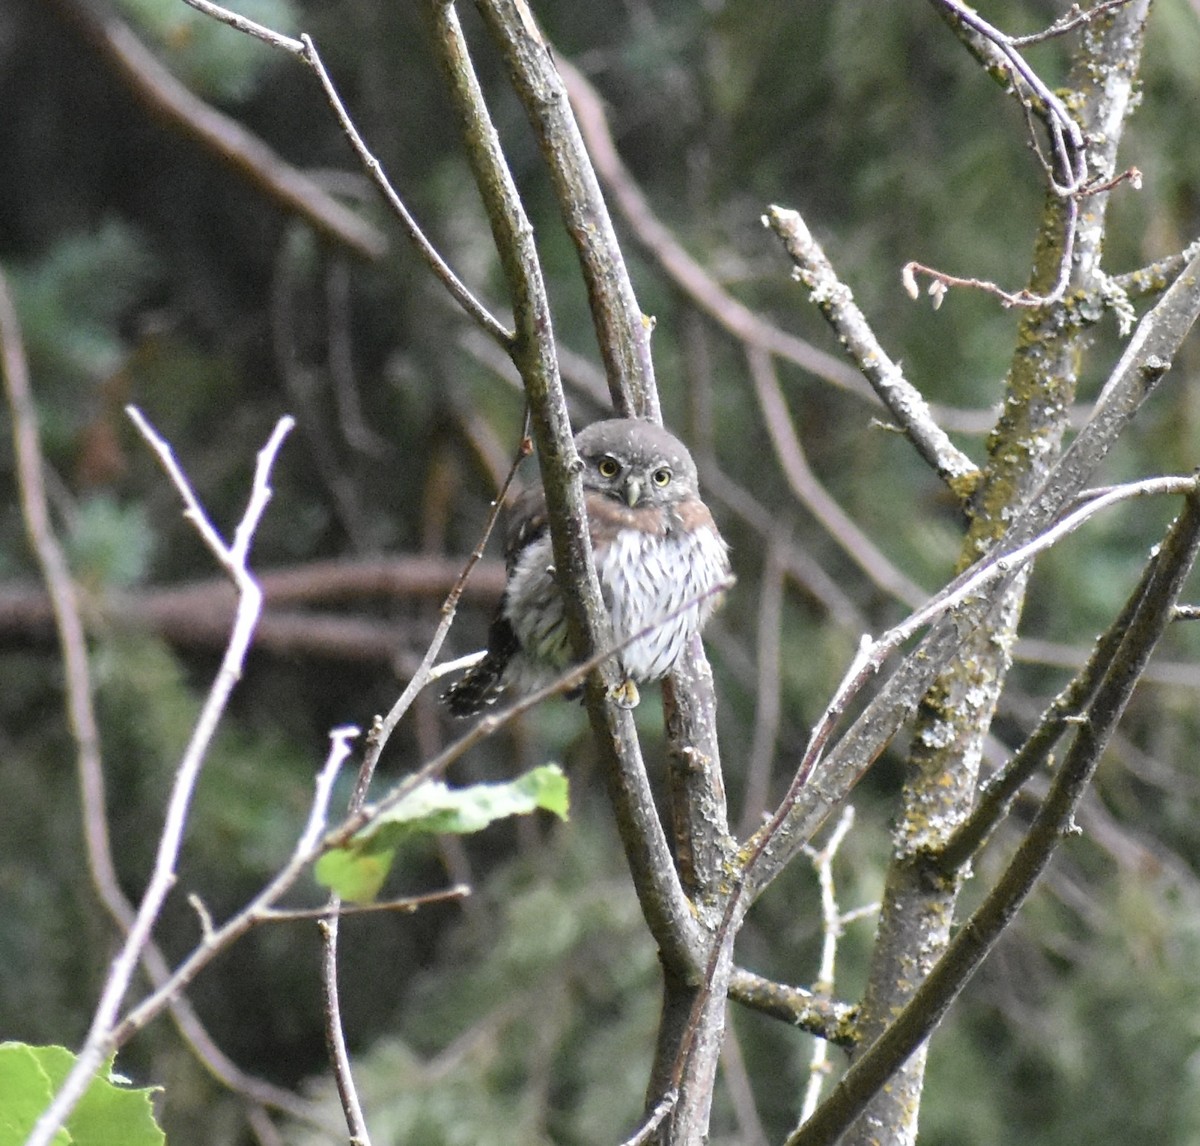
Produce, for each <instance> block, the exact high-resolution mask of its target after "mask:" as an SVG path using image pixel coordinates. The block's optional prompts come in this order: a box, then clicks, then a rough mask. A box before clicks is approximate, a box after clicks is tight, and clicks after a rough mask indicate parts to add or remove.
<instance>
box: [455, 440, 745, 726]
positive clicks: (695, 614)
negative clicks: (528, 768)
mask: <svg viewBox="0 0 1200 1146" xmlns="http://www.w3.org/2000/svg"><path fill="white" fill-rule="evenodd" d="M575 448H576V450H577V451H578V453H579V457H580V459H581V460H582V462H583V495H584V502H585V505H586V508H587V517H588V529H589V532H590V535H591V542H592V552H593V555H594V558H595V563H596V573H597V576H598V577H599V580H600V591H601V593H602V594H603V597H604V603H605V605H606V606H607V608H608V611H609V615H610V616H611V618H612V627H613V635H614V637H615V639H616V641H617V642H618V643H622V642H625V641H629V643H628V644H626V645H625V646H624V648H622V649H621V651H620V653H619V661H620V666H621V671H622V676H623V678H624V681H625V684H624V685H623V686H622V688H621V690H620V691H619V692H618V693H617V700H618V702H620V703H623V704H625V705H626V706H627V707H633V706H634V705H636V704H637V702H638V693H637V685H636V683H635V682H637V681H653V680H659V679H661V678H662V677H664V676H666V675H667V673H669V672H670V671H671V669H672V668H673V667H674V665H675V662H676V661H677V660H678V659H679V657H680V656H681V654H682V653H683V650H684V649H685V648H686V647H687V644H688V642H689V640H690V639H691V637H692V636H693V635H694V634H695V633H698V632H700V630H701V629H702V628H703V627H704V625H705V623H706V622H707V621H708V618H709V617H710V616H711V615H712V613H713V610H714V609H715V608H716V607H717V605H718V603H719V598H720V593H719V592H718V591H717V587H718V586H721V585H722V584H724V583H725V582H727V581H728V580H729V576H730V574H729V554H728V546H726V544H725V542H724V540H723V539H722V538H721V535H720V533H718V532H717V527H716V524H715V523H714V522H713V518H712V514H711V513H710V512H709V510H708V506H706V505H705V504H704V502H703V501H701V500H700V494H699V490H698V488H697V480H696V463H695V462H693V461H692V456H691V454H689V453H688V451H687V447H685V446H684V445H683V443H682V442H680V441H679V439H678V438H676V437H675V436H674V435H673V434H670V433H668V432H667V431H666V430H664V429H663V428H662V427H661V426H658V425H655V424H654V423H653V422H645V421H641V420H640V419H636V418H613V419H610V420H608V421H603V422H595V423H593V424H592V425H590V426H588V427H586V428H585V429H583V430H581V431H580V432H579V433H578V434H577V435H576V437H575ZM507 561H508V581H507V584H506V587H505V591H504V598H503V600H502V601H501V603H500V609H499V612H498V614H497V616H496V619H495V621H493V623H492V627H491V630H490V632H489V634H488V647H487V652H486V654H485V655H484V658H483V660H482V661H480V662H479V663H478V664H477V665H475V666H474V667H473V668H472V669H470V670H469V671H468V672H467V674H466V676H464V677H463V678H462V680H460V681H459V682H458V683H457V684H455V685H454V686H453V687H451V688H450V689H449V690H448V691H447V692H446V693H445V694H444V696H443V699H444V700H445V702H446V704H447V706H448V707H449V709H450V711H451V712H452V713H453V714H454V715H455V716H471V715H472V714H474V713H477V712H479V711H481V710H482V709H483V708H484V707H485V706H486V705H489V704H493V703H495V701H496V700H497V699H498V698H499V697H500V695H501V694H502V693H504V692H505V691H511V692H512V693H514V694H517V695H520V694H523V693H528V692H532V691H534V690H535V689H538V688H541V687H543V686H545V685H547V684H549V683H551V682H552V681H554V680H555V679H557V678H558V677H559V676H561V675H562V673H563V671H564V670H565V669H567V668H568V667H569V666H570V664H571V662H572V659H573V658H572V654H571V648H570V642H569V640H568V637H567V623H566V610H565V608H564V606H563V598H562V594H561V592H560V590H559V587H558V584H557V582H556V581H555V579H554V557H553V554H552V553H551V550H550V530H549V527H548V519H547V512H546V497H545V493H544V491H543V490H542V487H541V486H540V485H537V486H534V487H532V488H530V489H528V490H527V491H525V492H524V493H523V494H522V495H521V496H520V497H519V499H518V500H517V503H516V505H515V506H514V510H513V513H512V520H511V522H510V525H509V530H508V544H507ZM660 621H661V624H658V625H657V626H656V624H655V623H656V622H660ZM652 626H653V627H652ZM644 630H649V631H644ZM635 634H639V635H638V636H637V637H636V639H633V640H630V638H631V637H634V635H635Z"/></svg>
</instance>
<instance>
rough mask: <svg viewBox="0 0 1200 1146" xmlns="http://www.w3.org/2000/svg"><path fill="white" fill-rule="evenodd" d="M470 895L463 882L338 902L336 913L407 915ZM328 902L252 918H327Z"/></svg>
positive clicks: (288, 920) (289, 920)
mask: <svg viewBox="0 0 1200 1146" xmlns="http://www.w3.org/2000/svg"><path fill="white" fill-rule="evenodd" d="M470 894H471V889H470V888H469V887H467V886H466V885H465V884H461V883H460V884H456V885H455V886H454V887H447V888H444V889H443V890H442V891H427V892H425V893H424V894H423V895H406V896H404V897H403V898H401V899H388V900H384V901H383V902H381V903H342V904H339V905H338V908H337V911H336V912H334V913H333V914H336V915H337V917H338V918H339V919H345V918H347V917H349V916H355V915H380V914H388V915H390V914H393V913H397V914H401V915H410V914H412V912H414V911H417V910H418V909H419V908H422V907H428V906H429V905H430V904H433V903H452V902H454V901H455V900H457V899H465V898H466V897H467V896H468V895H470ZM330 914H331V912H330V908H329V905H328V904H325V905H324V906H323V907H290V908H282V907H270V908H265V909H263V910H262V911H260V912H259V913H258V917H257V919H256V920H255V923H256V925H257V924H259V923H296V922H302V921H310V920H313V919H318V920H319V919H328V918H329V916H330Z"/></svg>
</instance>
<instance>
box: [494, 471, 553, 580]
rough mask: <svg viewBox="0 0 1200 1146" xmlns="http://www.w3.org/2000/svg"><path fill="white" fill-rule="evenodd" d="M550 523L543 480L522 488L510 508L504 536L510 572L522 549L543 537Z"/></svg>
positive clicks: (506, 559)
mask: <svg viewBox="0 0 1200 1146" xmlns="http://www.w3.org/2000/svg"><path fill="white" fill-rule="evenodd" d="M549 525H550V518H549V516H548V514H547V512H546V491H545V490H544V489H542V484H541V482H537V483H536V484H534V485H529V486H526V487H525V488H524V489H522V490H520V491H519V492H518V493H517V495H516V496H515V497H514V498H513V500H512V503H511V506H510V508H509V511H508V528H507V531H506V533H505V537H504V560H505V563H506V564H507V566H508V571H509V573H510V574H511V573H512V570H513V565H514V564H515V563H516V560H517V557H518V556H520V554H521V552H522V550H524V549H525V547H526V546H527V545H529V544H530V543H532V542H534V541H536V540H537V539H538V538H539V537H541V536H542V534H544V533H545V532H546V530H547V529H548V528H549Z"/></svg>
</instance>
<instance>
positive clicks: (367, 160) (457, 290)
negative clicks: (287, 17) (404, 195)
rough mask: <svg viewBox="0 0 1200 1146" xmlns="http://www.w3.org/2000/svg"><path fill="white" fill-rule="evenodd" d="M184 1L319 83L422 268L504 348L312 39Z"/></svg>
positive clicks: (496, 327)
mask: <svg viewBox="0 0 1200 1146" xmlns="http://www.w3.org/2000/svg"><path fill="white" fill-rule="evenodd" d="M184 3H185V4H189V5H191V7H193V8H195V9H196V10H197V11H199V12H203V13H204V14H205V15H206V16H211V17H212V18H213V19H214V20H219V21H220V22H221V23H222V24H228V25H229V27H231V28H235V29H237V31H239V32H243V33H245V34H246V35H248V36H254V37H255V38H256V39H259V40H262V41H264V42H265V43H268V44H270V45H271V46H272V47H275V48H279V49H281V50H283V51H285V52H288V53H289V54H291V55H293V56H295V57H296V58H297V59H298V60H300V61H301V62H302V63H303V64H305V65H306V66H307V67H308V68H309V69H310V70H311V71H312V72H313V74H314V75H315V76H316V77H317V80H318V81H319V82H320V84H321V89H322V91H324V93H325V99H326V101H327V102H328V104H329V107H330V109H331V110H332V111H333V114H334V115H335V116H336V118H337V121H338V124H339V126H340V127H341V129H342V133H343V134H344V135H345V136H346V139H347V140H348V141H349V143H350V146H351V147H352V148H353V149H354V153H355V154H356V155H357V156H358V158H359V160H360V162H361V163H362V165H363V168H364V169H365V170H366V172H367V174H368V175H369V176H370V178H371V181H372V182H373V183H374V184H375V186H376V187H377V188H379V190H380V192H381V193H382V194H383V197H384V199H385V200H387V203H388V206H389V207H391V209H392V212H393V213H394V214H395V216H396V218H397V219H399V221H400V225H401V226H402V227H403V228H404V231H405V234H407V235H408V238H409V240H410V241H411V242H412V244H413V246H414V247H415V248H416V250H417V253H418V254H419V255H420V256H421V258H422V259H423V260H424V262H425V264H426V266H428V267H429V269H430V270H431V271H433V273H434V276H435V277H436V278H437V279H438V280H439V281H440V282H441V283H442V285H443V286H444V287H445V288H446V289H447V290H448V291H449V292H450V294H451V296H452V297H453V298H454V300H455V301H456V302H457V303H458V304H459V306H461V307H462V309H463V310H464V311H465V312H466V314H467V315H468V317H470V318H471V319H473V320H474V321H475V323H476V325H477V326H479V328H480V329H481V330H483V331H484V332H485V333H486V334H488V335H489V336H490V337H491V338H492V339H494V340H495V341H496V342H498V343H499V344H500V345H501V346H504V347H508V346H510V345H511V343H512V339H513V334H512V332H511V331H510V330H508V329H507V328H506V327H505V326H504V325H503V324H502V323H501V322H500V321H499V320H498V319H497V318H495V317H494V316H493V315H492V313H491V312H490V311H489V310H488V309H487V307H485V306H484V305H483V303H481V302H480V301H479V299H477V298H476V297H475V295H474V294H472V293H471V291H470V290H469V289H468V287H467V286H466V284H465V283H463V282H462V280H461V279H459V277H458V276H457V275H456V274H455V273H454V271H453V270H451V268H450V266H449V264H448V263H447V262H446V261H445V259H443V258H442V256H441V255H440V254H439V253H438V250H437V248H436V247H434V245H433V244H432V243H431V242H430V241H429V239H428V238H427V237H426V236H425V232H424V231H422V230H421V227H420V225H419V224H418V223H417V221H416V218H415V217H414V216H413V214H412V212H411V211H409V209H408V207H407V205H406V204H405V203H404V200H403V199H401V198H400V196H399V195H398V194H397V192H396V189H395V188H394V187H393V186H392V184H391V181H390V180H389V179H388V177H387V175H386V173H385V172H384V170H383V167H382V165H381V164H380V162H379V160H378V159H376V158H375V156H374V155H373V154H372V153H371V151H370V149H369V148H368V147H367V145H366V143H365V142H364V140H363V138H362V136H361V135H360V134H359V132H358V128H357V127H355V125H354V121H353V120H352V119H351V118H350V114H349V112H347V111H346V107H345V105H344V104H343V103H342V99H341V96H339V95H338V91H337V88H336V87H335V86H334V83H333V81H332V80H331V79H330V78H329V73H328V72H327V71H326V70H325V64H324V61H323V60H322V59H321V55H320V53H319V52H318V51H317V47H316V45H315V44H314V43H313V41H312V38H311V37H309V36H307V35H301V37H300V38H299V39H298V40H297V39H293V38H292V37H291V36H284V35H281V34H280V33H278V32H275V31H272V30H271V29H270V28H267V27H264V26H263V25H262V24H257V23H255V22H254V21H253V20H247V19H246V18H245V17H244V16H239V15H238V14H237V13H236V12H231V11H230V10H229V9H228V8H224V7H222V6H221V5H219V4H214V3H211V0H184Z"/></svg>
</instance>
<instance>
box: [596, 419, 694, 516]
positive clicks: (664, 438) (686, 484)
mask: <svg viewBox="0 0 1200 1146" xmlns="http://www.w3.org/2000/svg"><path fill="white" fill-rule="evenodd" d="M575 448H576V449H577V450H578V451H579V457H580V458H581V459H582V461H583V487H584V489H588V490H596V491H597V492H599V493H603V494H606V495H607V496H608V497H611V498H614V499H615V500H617V501H620V502H621V503H623V504H624V505H627V506H629V507H630V508H635V507H638V506H645V505H667V504H670V503H672V502H676V501H678V500H679V499H680V498H683V497H687V496H690V495H693V494H695V493H696V486H697V481H696V463H695V462H694V461H692V455H691V454H689V453H688V451H687V447H686V446H685V445H684V444H683V443H682V442H681V441H680V440H679V439H678V438H677V437H675V435H674V434H670V433H668V432H667V431H666V430H664V429H663V428H662V427H661V426H658V425H655V424H654V423H653V422H644V421H642V420H641V419H639V418H610V419H608V420H607V421H604V422H593V423H592V424H591V425H590V426H588V427H586V428H585V429H583V430H580V431H579V433H578V434H576V435H575Z"/></svg>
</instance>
